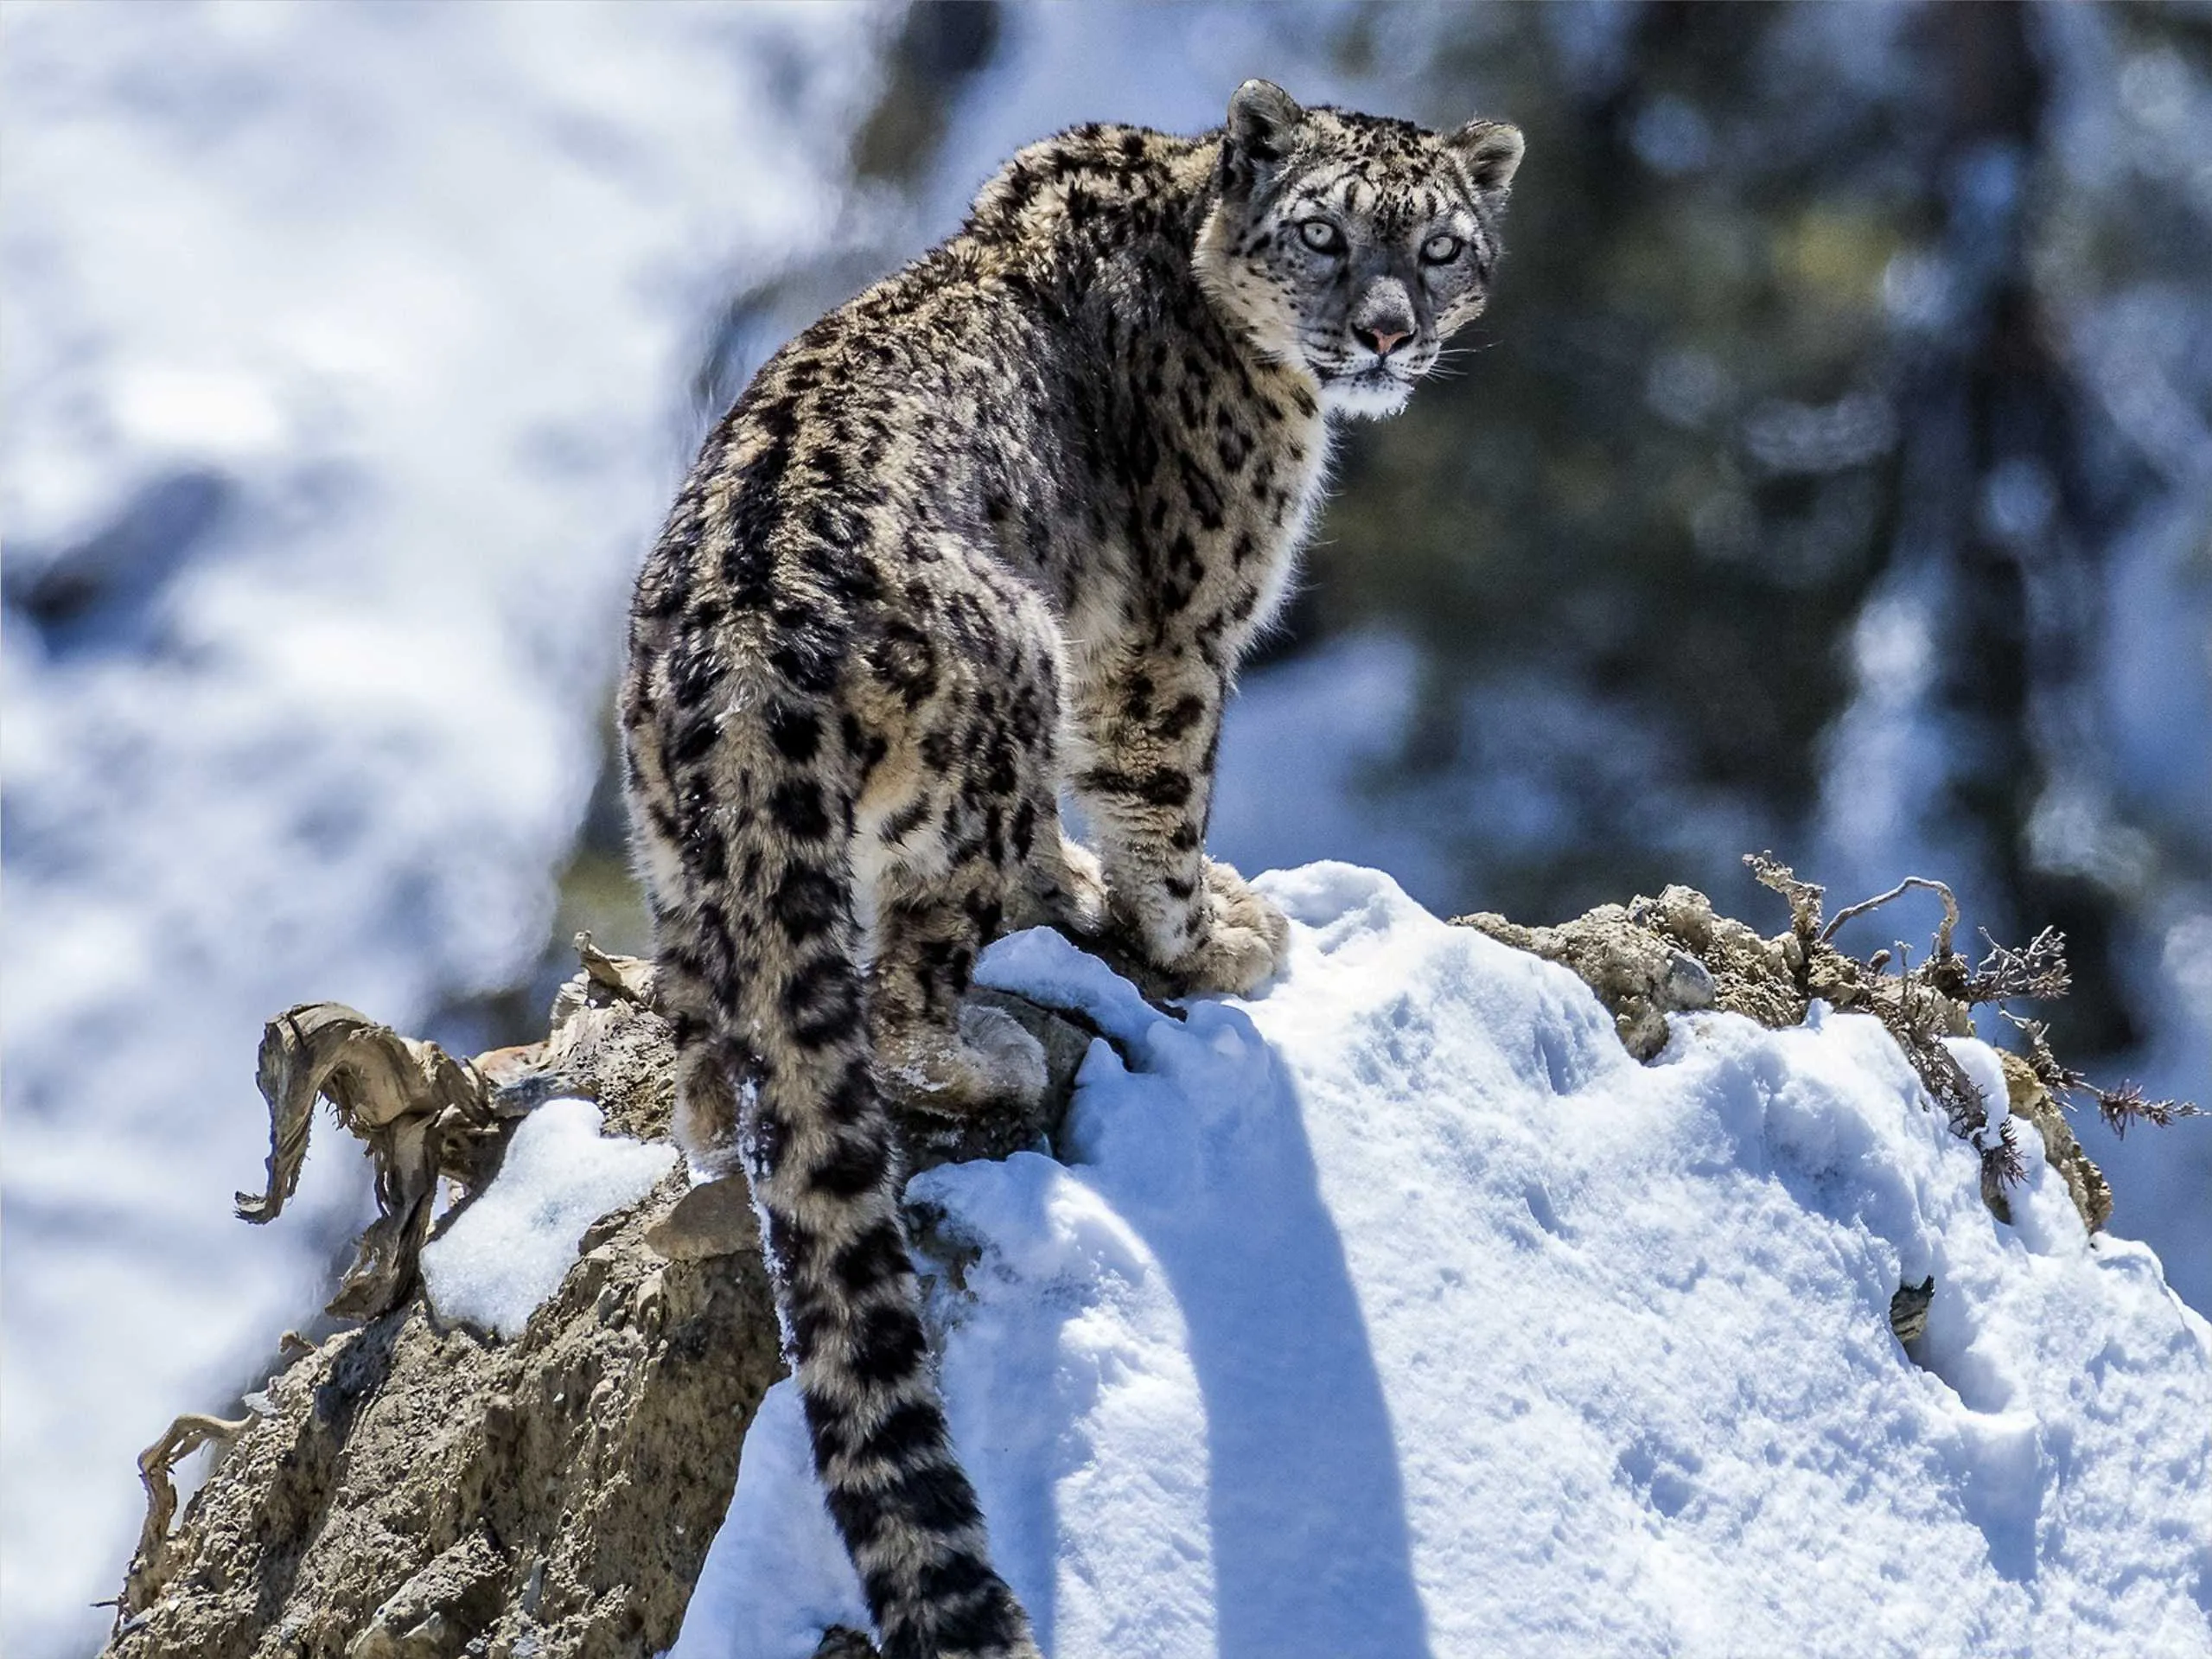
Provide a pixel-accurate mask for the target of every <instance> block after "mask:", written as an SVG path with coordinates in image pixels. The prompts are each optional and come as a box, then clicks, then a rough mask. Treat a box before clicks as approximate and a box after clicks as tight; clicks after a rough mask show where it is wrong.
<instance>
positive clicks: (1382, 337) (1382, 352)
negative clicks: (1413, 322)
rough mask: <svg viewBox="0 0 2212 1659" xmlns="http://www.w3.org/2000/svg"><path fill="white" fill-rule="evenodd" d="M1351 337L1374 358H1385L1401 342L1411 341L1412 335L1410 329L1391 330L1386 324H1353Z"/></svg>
mask: <svg viewBox="0 0 2212 1659" xmlns="http://www.w3.org/2000/svg"><path fill="white" fill-rule="evenodd" d="M1352 336H1353V338H1354V339H1355V340H1357V341H1359V342H1360V343H1361V345H1363V346H1365V347H1366V348H1367V349H1368V350H1369V351H1371V352H1373V353H1374V354H1375V355H1376V356H1378V357H1387V356H1389V355H1390V349H1391V348H1392V347H1393V346H1395V345H1396V344H1397V343H1398V342H1399V341H1401V340H1411V339H1412V337H1413V333H1412V329H1393V328H1392V327H1391V325H1390V324H1388V323H1386V322H1377V323H1367V324H1362V323H1355V324H1353V326H1352Z"/></svg>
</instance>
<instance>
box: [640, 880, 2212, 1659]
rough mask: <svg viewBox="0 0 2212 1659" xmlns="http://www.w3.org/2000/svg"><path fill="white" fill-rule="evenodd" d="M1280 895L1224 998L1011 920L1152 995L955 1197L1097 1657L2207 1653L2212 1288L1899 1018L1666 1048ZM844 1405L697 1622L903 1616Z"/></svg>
mask: <svg viewBox="0 0 2212 1659" xmlns="http://www.w3.org/2000/svg"><path fill="white" fill-rule="evenodd" d="M1263 885H1264V886H1265V889H1266V890H1267V891H1268V892H1269V893H1271V894H1272V896H1273V897H1274V898H1275V900H1276V901H1277V902H1278V903H1280V904H1281V905H1282V906H1283V907H1284V909H1285V910H1286V911H1287V912H1288V913H1289V914H1290V915H1291V917H1292V918H1293V921H1294V923H1295V928H1294V942H1293V954H1292V957H1291V966H1290V968H1289V970H1288V971H1287V972H1286V973H1284V975H1283V976H1282V977H1281V978H1280V979H1278V981H1277V982H1276V983H1275V984H1274V985H1273V986H1272V987H1270V988H1269V989H1268V991H1267V992H1265V994H1264V995H1262V996H1259V997H1258V998H1255V999H1250V1000H1244V1001H1237V1000H1227V1001H1208V1002H1199V1003H1195V1004H1192V1005H1189V1006H1188V1007H1187V1008H1185V1009H1184V1010H1182V1015H1183V1017H1182V1018H1171V1017H1170V1016H1169V1015H1166V1014H1163V1013H1161V1012H1159V1011H1157V1010H1154V1009H1151V1008H1150V1007H1148V1006H1146V1005H1144V1004H1143V1003H1142V1001H1141V1000H1140V999H1137V998H1136V997H1134V996H1133V995H1130V994H1126V993H1125V987H1124V988H1121V989H1116V988H1114V987H1113V986H1112V982H1111V980H1110V979H1109V978H1108V976H1106V975H1104V974H1103V973H1101V972H1100V970H1098V969H1097V968H1096V967H1095V965H1094V964H1090V963H1088V962H1087V961H1085V960H1082V959H1081V958H1080V957H1079V956H1078V954H1077V953H1075V952H1074V949H1073V948H1071V947H1068V946H1067V945H1066V944H1065V943H1064V942H1063V941H1059V940H1058V939H1056V938H1055V937H1053V936H1051V935H1042V934H1032V935H1023V936H1018V937H1017V938H1014V939H1011V940H1009V941H1004V943H1002V944H1001V945H999V946H998V947H996V948H994V949H993V951H992V952H991V954H990V955H989V956H988V957H986V959H985V972H984V974H983V976H982V977H984V978H985V979H987V980H989V981H990V982H991V983H994V984H998V985H1000V986H1007V987H1010V988H1013V989H1019V990H1023V991H1026V992H1029V993H1030V994H1031V995H1034V996H1036V997H1038V998H1040V999H1042V1000H1046V1001H1053V1000H1055V999H1058V1000H1060V1001H1061V1002H1062V1003H1063V1004H1064V1005H1070V1006H1078V1007H1081V1009H1082V1010H1083V1011H1085V1012H1086V1013H1087V1014H1088V1015H1089V1017H1090V1018H1092V1019H1093V1021H1094V1022H1095V1023H1097V1024H1098V1025H1099V1026H1100V1029H1101V1030H1102V1031H1103V1032H1104V1033H1105V1036H1104V1037H1102V1038H1101V1039H1100V1041H1098V1042H1097V1043H1094V1045H1093V1049H1092V1051H1091V1054H1090V1056H1089V1058H1088V1059H1087V1062H1086V1063H1085V1066H1084V1069H1083V1071H1082V1073H1081V1079H1080V1083H1079V1089H1078V1094H1077V1097H1076V1101H1075V1103H1074V1107H1073V1108H1072V1111H1071V1113H1070V1117H1069V1120H1068V1134H1067V1137H1066V1139H1067V1142H1068V1152H1069V1155H1070V1158H1071V1162H1070V1164H1068V1165H1067V1166H1064V1167H1063V1166H1062V1165H1061V1164H1056V1163H1055V1162H1053V1161H1052V1160H1050V1159H1049V1158H1043V1157H1041V1156H1037V1155H1034V1154H1019V1155H1017V1156H1016V1157H1014V1158H1010V1159H1009V1160H1008V1161H1006V1162H1005V1163H1004V1164H964V1165H958V1166H952V1167H947V1168H942V1169H937V1170H933V1171H928V1172H927V1173H926V1174H923V1175H921V1176H920V1177H917V1178H916V1179H915V1182H914V1184H913V1187H912V1189H911V1190H910V1194H909V1196H910V1197H911V1198H912V1199H913V1200H915V1201H917V1202H918V1203H921V1204H922V1205H924V1206H926V1207H927V1209H926V1213H928V1214H930V1215H931V1216H933V1218H934V1225H933V1226H932V1227H931V1228H930V1229H929V1235H930V1240H931V1248H932V1250H933V1251H934V1252H935V1253H936V1254H937V1255H938V1256H939V1257H940V1258H941V1259H940V1260H938V1261H937V1263H936V1266H935V1268H934V1272H935V1273H936V1279H935V1284H936V1289H935V1291H934V1303H935V1311H936V1314H937V1317H938V1318H939V1320H940V1323H941V1325H942V1327H943V1329H942V1333H941V1345H942V1352H943V1355H944V1376H945V1385H946V1390H947V1397H948V1401H949V1405H950V1409H951V1413H952V1416H953V1427H954V1431H955V1433H956V1435H957V1436H958V1439H959V1443H960V1446H961V1449H962V1453H963V1456H964V1457H965V1458H966V1460H967V1463H968V1466H969V1467H970V1469H971V1470H972V1471H973V1473H974V1475H975V1477H976V1480H977V1484H978V1486H979V1490H980V1491H981V1494H982V1496H983V1499H984V1503H985V1507H986V1509H988V1511H989V1514H990V1516H991V1531H992V1537H993V1541H994V1547H995V1548H996V1551H997V1554H998V1558H999V1560H1000V1562H1001V1564H1002V1566H1003V1567H1004V1570H1005V1572H1006V1573H1007V1575H1008V1577H1009V1578H1010V1580H1011V1582H1012V1583H1013V1585H1014V1586H1015V1587H1016V1589H1017V1591H1018V1592H1020V1593H1021V1594H1022V1596H1023V1598H1025V1600H1026V1601H1027V1603H1028V1605H1029V1607H1030V1611H1031V1613H1032V1615H1033V1616H1034V1618H1036V1622H1037V1625H1038V1630H1039V1635H1040V1637H1042V1641H1043V1643H1044V1645H1045V1648H1046V1650H1047V1651H1048V1652H1049V1653H1051V1654H1053V1655H1054V1656H1055V1659H1089V1656H1109V1655H1111V1656H1115V1659H1149V1656H1159V1659H1166V1656H1182V1655H1189V1656H1201V1655H1206V1656H1211V1655H1216V1654H1218V1655H1222V1656H1253V1659H1257V1656H1261V1655H1266V1656H1271V1659H1284V1656H1313V1659H1324V1656H1326V1659H1359V1656H1374V1659H1406V1656H1408V1655H1418V1654H1424V1653H1434V1654H1437V1655H1440V1656H1461V1655H1478V1654H1479V1655H1485V1656H1490V1655H1514V1654H1524V1653H1525V1654H1538V1653H1540V1654H1543V1655H1545V1656H1562V1655H1566V1656H1571V1655H1589V1656H1604V1659H1621V1656H1634V1655H1647V1654H1648V1655H1658V1654H1679V1655H1722V1654H1748V1653H1789V1654H1801V1655H1821V1654H1838V1655H1842V1654H1849V1655H1852V1656H1864V1655H1870V1654H1896V1655H1914V1656H1919V1655H1930V1654H1967V1653H1972V1654H1975V1655H1999V1654H2031V1653H2032V1654H2045V1655H2056V1654H2066V1655H2069V1656H2071V1655H2084V1656H2086V1655H2099V1654H2111V1655H2123V1654H2124V1655H2132V1656H2133V1655H2161V1656H2164V1655H2207V1654H2212V1479H2208V1477H2209V1476H2212V1327H2208V1326H2207V1324H2206V1323H2205V1322H2204V1321H2203V1320H2202V1318H2198V1317H2197V1316H2196V1314H2194V1313H2192V1312H2190V1311H2189V1310H2188V1309H2186V1308H2185V1307H2183V1305H2182V1304H2181V1303H2180V1302H2179V1301H2178V1299H2177V1298H2176V1297H2175V1296H2174V1295H2173V1294H2172V1292H2171V1291H2170V1290H2168V1288H2167V1287H2166V1285H2165V1282H2164V1276H2163V1274H2162V1273H2161V1271H2160V1269H2159V1266H2158V1260H2157V1259H2156V1257H2155V1256H2153V1255H2152V1254H2151V1252H2150V1251H2149V1250H2148V1249H2146V1248H2145V1247H2142V1246H2140V1245H2137V1244H2131V1243H2128V1242H2126V1241H2120V1240H2116V1239H2110V1238H2099V1239H2095V1240H2092V1239H2091V1238H2089V1237H2088V1235H2086V1234H2085V1233H2084V1231H2083V1229H2082V1227H2081V1222H2080V1220H2079V1219H2078V1217H2077V1216H2076V1215H2075V1211H2074V1209H2073V1208H2072V1206H2071V1205H2070V1203H2069V1202H2068V1199H2067V1196H2066V1193H2065V1191H2064V1189H2063V1187H2062V1185H2061V1184H2060V1183H2059V1182H2058V1181H2057V1180H2056V1177H2052V1176H2050V1175H2049V1172H2048V1171H2046V1169H2045V1166H2044V1165H2043V1163H2042V1161H2041V1158H2040V1156H2039V1152H2040V1148H2039V1147H2038V1146H2037V1145H2036V1144H2035V1132H2034V1130H2033V1128H2032V1126H2030V1125H2028V1124H2026V1123H2022V1124H2020V1125H2019V1126H2018V1133H2019V1134H2020V1136H2021V1139H2022V1141H2023V1144H2024V1149H2025V1150H2026V1151H2027V1152H2028V1153H2029V1154H2030V1158H2029V1167H2030V1177H2029V1180H2028V1182H2027V1184H2026V1185H2025V1187H2024V1189H2023V1190H2019V1191H2018V1192H2017V1193H2016V1194H2015V1195H2014V1197H2013V1203H2012V1209H2013V1214H2014V1216H2015V1222H2014V1224H2012V1225H2010V1226H2007V1225H2003V1224H2000V1223H1998V1222H1996V1221H1995V1220H1993V1219H1992V1216H1991V1215H1990V1213H1989V1211H1988V1210H1987V1209H1986V1208H1985V1207H1984V1205H1983V1203H1982V1202H1981V1199H1980V1196H1979V1162H1978V1160H1977V1158H1975V1156H1974V1153H1973V1150H1972V1149H1971V1148H1969V1147H1968V1146H1967V1145H1964V1144H1963V1143H1961V1142H1960V1141H1958V1140H1956V1139H1953V1138H1952V1137H1951V1135H1950V1134H1949V1133H1947V1130H1946V1129H1945V1127H1944V1124H1943V1120H1942V1119H1941V1115H1940V1114H1938V1113H1935V1112H1933V1111H1931V1110H1930V1109H1929V1107H1928V1104H1927V1102H1926V1101H1925V1100H1924V1098H1923V1097H1922V1094H1921V1092H1920V1089H1919V1088H1918V1085H1917V1084H1916V1082H1915V1080H1914V1077H1913V1075H1912V1073H1911V1071H1910V1070H1909V1068H1908V1067H1907V1065H1906V1063H1905V1062H1904V1060H1903V1056H1901V1055H1900V1054H1899V1052H1898V1051H1897V1050H1896V1047H1895V1046H1894V1044H1893V1043H1891V1042H1890V1039H1889V1038H1888V1037H1887V1036H1886V1035H1884V1033H1883V1032H1882V1031H1881V1030H1880V1029H1879V1028H1878V1027H1877V1025H1876V1024H1874V1023H1873V1022H1872V1021H1871V1020H1869V1019H1865V1018H1858V1017H1852V1016H1823V1015H1821V1014H1820V1012H1819V1011H1816V1017H1815V1018H1814V1020H1813V1021H1812V1022H1811V1023H1810V1024H1807V1026H1806V1027H1804V1028H1801V1029H1799V1030H1786V1031H1769V1030H1763V1029H1762V1028H1760V1027H1758V1026H1756V1025H1755V1024H1751V1023H1750V1022H1749V1021H1747V1020H1743V1019H1741V1018H1737V1017H1735V1016H1731V1015H1723V1014H1717V1015H1697V1016H1690V1017H1687V1018H1678V1019H1677V1020H1676V1022H1675V1024H1674V1026H1673V1037H1672V1040H1671V1042H1670V1043H1669V1045H1668V1047H1667V1050H1666V1051H1665V1052H1664V1053H1663V1054H1662V1055H1661V1056H1660V1058H1659V1060H1658V1061H1657V1062H1656V1063H1654V1065H1652V1066H1650V1067H1648V1068H1645V1067H1639V1066H1637V1065H1636V1064H1635V1063H1634V1062H1632V1061H1630V1060H1629V1058H1628V1056H1626V1055H1625V1054H1624V1053H1623V1052H1622V1049H1621V1047H1620V1044H1619V1043H1618V1042H1617V1041H1616V1038H1615V1037H1614V1035H1613V1032H1612V1030H1611V1028H1610V1023H1609V1021H1608V1020H1607V1019H1606V1018H1605V1016H1604V1014H1603V1011H1601V1010H1600V1008H1599V1007H1598V1005H1597V1002H1596V1001H1595V999H1593V998H1592V997H1591V996H1590V993H1589V992H1588V991H1587V990H1586V989H1585V988H1584V986H1582V984H1581V983H1580V982H1579V981H1578V980H1577V979H1575V978H1574V977H1573V976H1572V975H1571V974H1570V973H1567V972H1566V971H1565V970H1564V969H1561V968H1559V967H1553V966H1552V965H1549V964H1547V963H1545V962H1542V961H1539V960H1536V959H1535V958H1533V957H1530V956H1527V955H1524V954H1519V953H1517V952H1514V951H1512V950H1509V949H1508V948H1505V947H1503V946H1501V945H1499V944H1497V943H1495V942H1494V941H1491V940H1488V939H1487V938H1484V937H1482V935H1477V934H1475V933H1472V932H1470V931H1468V930H1465V929H1461V928H1450V927H1447V926H1445V925H1444V924H1443V923H1441V922H1438V921H1437V920H1436V919H1435V918H1434V917H1432V916H1429V915H1427V914H1426V913H1425V912H1424V911H1422V910H1421V909H1419V908H1418V906H1416V905H1415V904H1414V903H1412V901H1411V900H1409V899H1408V898H1407V897H1406V896H1405V895H1404V893H1403V892H1401V891H1400V890H1399V889H1398V888H1397V887H1396V886H1395V885H1394V884H1393V883H1392V882H1391V881H1390V880H1389V879H1388V878H1387V877H1383V876H1380V875H1377V874H1374V873H1372V872H1369V871H1363V870H1357V869H1354V868H1352V867H1350V866H1348V865H1311V866H1309V867H1307V868H1305V869H1303V870H1299V871H1292V872H1291V873H1288V874H1282V875H1276V876H1272V877H1267V878H1265V881H1264V883H1263ZM1967 1058H1968V1060H1969V1063H1971V1064H1973V1065H1977V1066H1980V1065H1984V1064H1985V1063H1986V1062H1988V1061H1989V1058H1990V1056H1988V1055H1987V1054H1986V1052H1984V1051H1980V1050H1979V1048H1978V1045H1976V1046H1975V1047H1973V1048H1970V1049H1969V1050H1967ZM1930 1275H1932V1276H1933V1277H1934V1278H1935V1286H1936V1288H1935V1300H1934V1303H1933V1305H1932V1307H1931V1309H1930V1313H1929V1319H1928V1330H1927V1334H1926V1336H1925V1337H1922V1338H1921V1339H1919V1340H1918V1341H1916V1343H1915V1344H1914V1353H1913V1355H1912V1356H1908V1354H1907V1353H1906V1352H1905V1351H1904V1350H1903V1349H1902V1348H1901V1347H1900V1346H1899V1344H1898V1343H1897V1340H1896V1337H1894V1336H1892V1334H1891V1332H1890V1324H1889V1318H1888V1315H1889V1307H1890V1297H1891V1295H1892V1294H1893V1292H1895V1291H1896V1289H1897V1287H1898V1286H1899V1285H1900V1284H1901V1283H1903V1282H1909V1283H1912V1284H1915V1285H1917V1284H1918V1283H1920V1281H1921V1280H1922V1279H1925V1278H1927V1277H1928V1276H1930ZM804 1434H805V1431H804V1426H803V1423H802V1420H801V1418H800V1413H799V1411H798V1409H797V1401H796V1399H795V1397H794V1395H793V1394H792V1393H791V1388H790V1384H789V1383H788V1382H786V1383H783V1384H781V1385H779V1387H778V1389H777V1391H776V1392H775V1393H773V1394H771V1395H770V1397H769V1399H768V1402H767V1404H765V1405H764V1406H763V1407H762V1411H761V1413H760V1416H759V1418H758V1420H756V1422H755V1425H754V1426H753V1429H752V1432H751V1434H750V1436H749V1439H748V1440H747V1443H746V1448H745V1455H744V1464H743V1473H742V1475H741V1477H740V1480H739V1484H738V1488H737V1493H736V1498H735V1499H734V1500H733V1502H732V1504H731V1507H730V1516H729V1519H728V1520H727V1522H725V1523H724V1528H723V1532H722V1535H721V1536H720V1537H719V1538H717V1541H716V1546H715V1549H714V1551H713V1553H712V1554H711V1556H710V1558H709V1560H708V1563H707V1567H706V1571H705V1574H704V1577H703V1579H702V1581H701V1584H700V1586H699V1589H698V1595H697V1597H696V1598H695V1600H694V1602H693V1604H692V1611H691V1615H690V1618H689V1619H688V1622H687V1624H686V1625H685V1630H684V1635H683V1639H682V1640H681V1642H680V1643H679V1645H678V1649H677V1654H678V1656H679V1659H721V1656H736V1655H745V1656H750V1659H782V1656H792V1659H804V1656H806V1655H808V1654H811V1653H812V1651H813V1643H814V1641H815V1639H816V1637H817V1636H818V1634H819V1630H821V1628H822V1627H823V1626H825V1625H826V1624H830V1623H832V1622H838V1621H842V1622H845V1623H848V1624H864V1614H863V1611H862V1607H861V1603H860V1600H859V1595H858V1589H857V1585H856V1584H855V1582H854V1581H853V1579H852V1576H851V1571H850V1569H849V1567H847V1566H845V1561H844V1558H843V1555H842V1553H841V1552H840V1550H839V1549H838V1544H837V1541H836V1539H835V1536H834V1535H833V1534H832V1530H831V1528H830V1524H829V1522H828V1519H827V1517H826V1515H825V1513H824V1511H823V1509H822V1505H821V1502H820V1498H819V1491H818V1490H817V1489H816V1487H815V1486H814V1484H813V1479H812V1477H811V1475H810V1473H809V1471H808V1464H807V1458H806V1447H805V1439H804Z"/></svg>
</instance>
